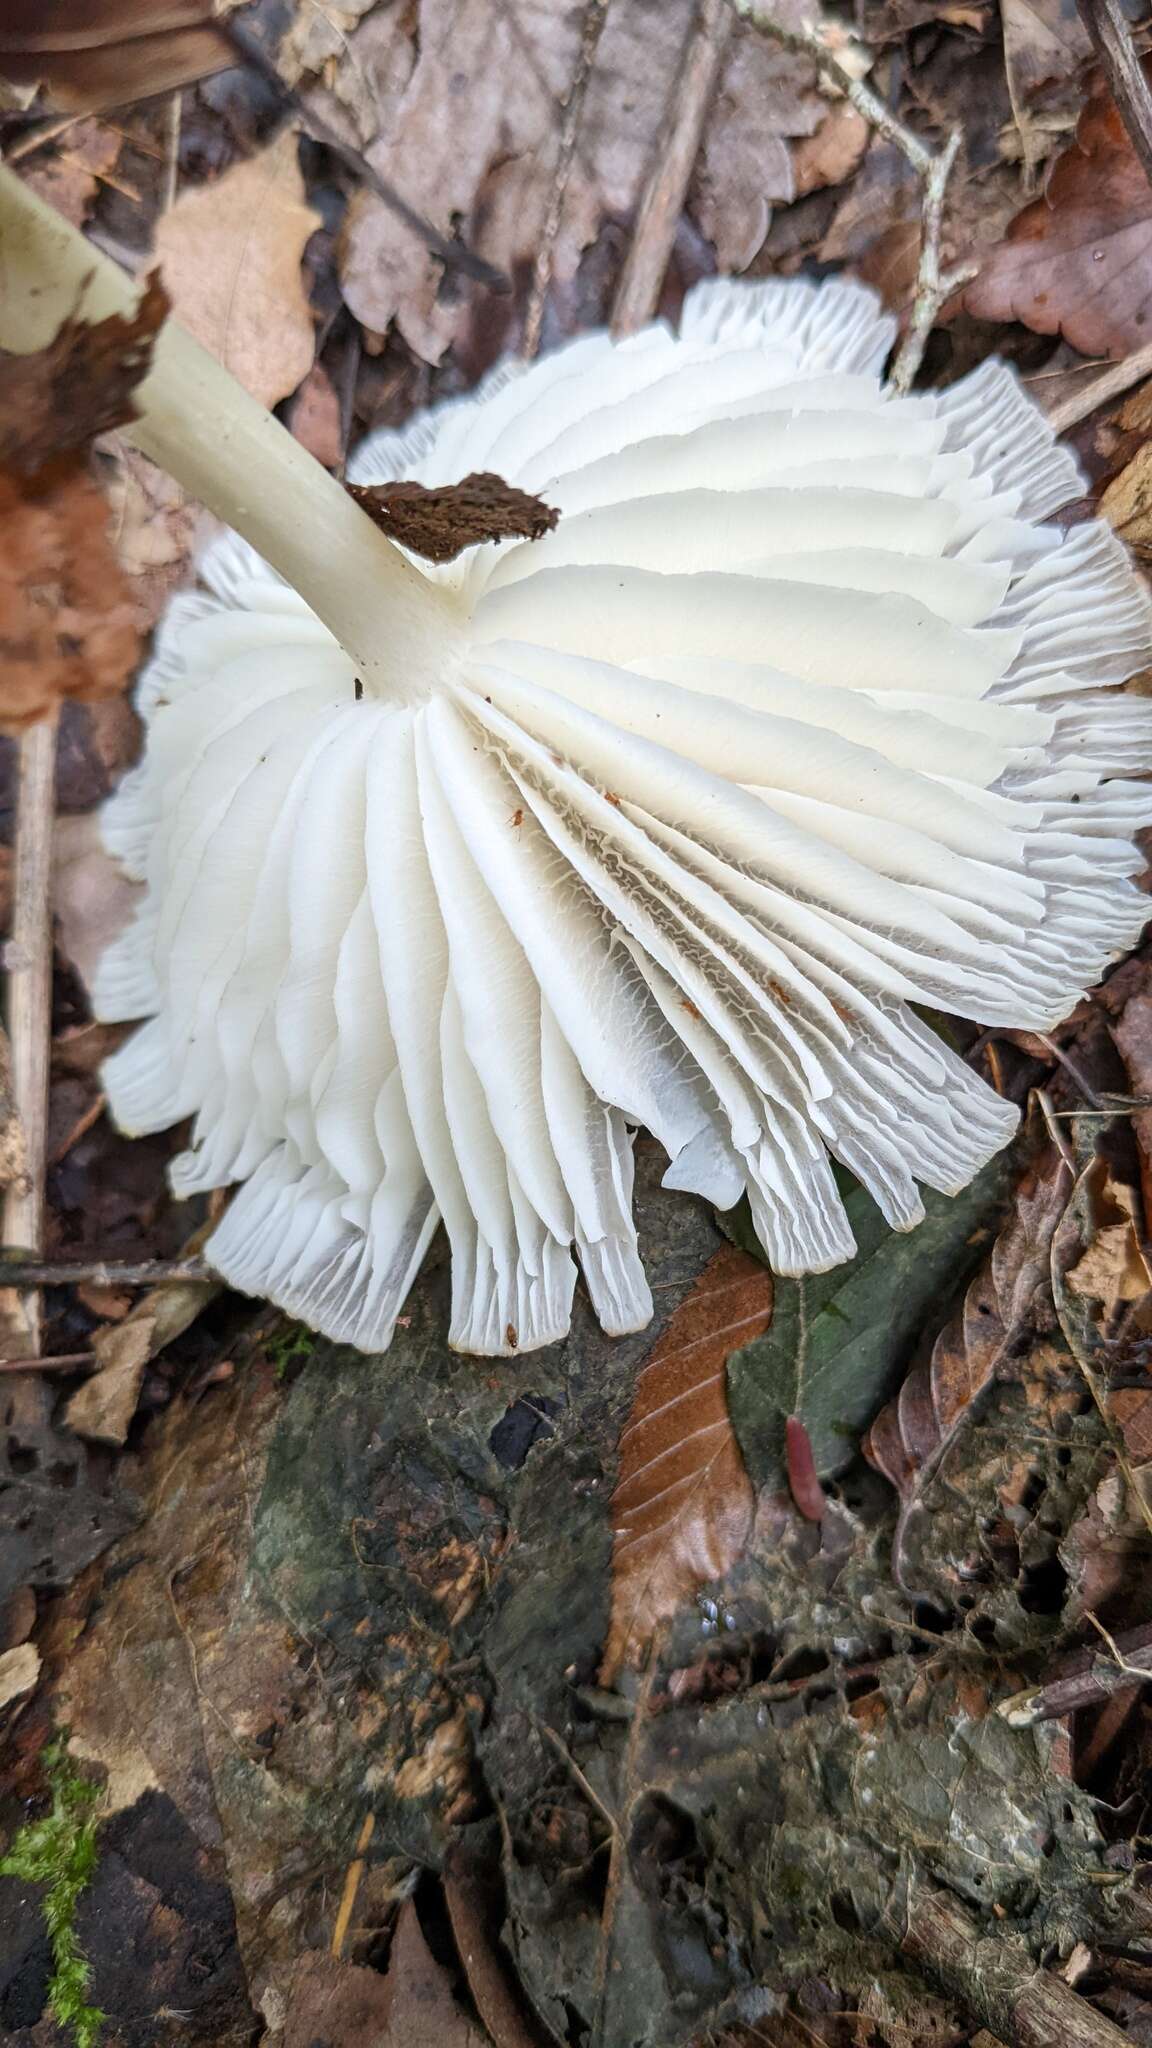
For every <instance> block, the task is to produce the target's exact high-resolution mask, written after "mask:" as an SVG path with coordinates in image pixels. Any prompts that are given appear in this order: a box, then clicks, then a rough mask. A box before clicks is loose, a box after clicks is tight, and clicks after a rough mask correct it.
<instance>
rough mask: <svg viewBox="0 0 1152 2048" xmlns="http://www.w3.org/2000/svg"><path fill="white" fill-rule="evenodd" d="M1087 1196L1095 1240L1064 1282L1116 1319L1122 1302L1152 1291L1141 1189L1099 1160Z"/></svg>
mask: <svg viewBox="0 0 1152 2048" xmlns="http://www.w3.org/2000/svg"><path fill="white" fill-rule="evenodd" d="M1084 1193H1085V1197H1086V1199H1087V1204H1088V1209H1087V1215H1088V1218H1089V1219H1090V1227H1091V1236H1090V1239H1089V1242H1088V1244H1087V1246H1086V1248H1085V1250H1084V1251H1083V1252H1081V1254H1080V1257H1079V1258H1078V1259H1077V1261H1076V1264H1075V1265H1074V1266H1071V1267H1069V1268H1068V1270H1067V1271H1066V1273H1065V1275H1064V1284H1065V1286H1066V1287H1067V1288H1069V1289H1070V1291H1071V1292H1072V1293H1073V1294H1079V1295H1080V1296H1081V1297H1087V1298H1089V1299H1091V1300H1093V1301H1098V1302H1100V1303H1101V1305H1102V1307H1103V1309H1104V1314H1105V1316H1106V1317H1108V1318H1110V1317H1112V1316H1113V1315H1114V1314H1115V1312H1116V1310H1117V1308H1119V1307H1120V1305H1121V1303H1123V1302H1126V1301H1140V1300H1141V1299H1142V1298H1143V1296H1144V1295H1146V1294H1147V1293H1148V1292H1149V1290H1150V1289H1152V1273H1149V1270H1148V1263H1147V1260H1146V1259H1145V1257H1144V1253H1143V1251H1142V1250H1141V1245H1140V1233H1139V1226H1138V1223H1137V1209H1138V1199H1137V1196H1136V1193H1135V1190H1134V1189H1132V1188H1130V1187H1126V1186H1125V1184H1124V1182H1123V1181H1119V1180H1117V1179H1115V1177H1114V1176H1113V1174H1112V1173H1111V1172H1110V1171H1109V1168H1108V1164H1107V1161H1106V1160H1105V1159H1104V1158H1098V1159H1096V1160H1095V1161H1094V1163H1093V1165H1092V1168H1091V1170H1090V1172H1089V1174H1088V1175H1087V1176H1086V1182H1085V1189H1084Z"/></svg>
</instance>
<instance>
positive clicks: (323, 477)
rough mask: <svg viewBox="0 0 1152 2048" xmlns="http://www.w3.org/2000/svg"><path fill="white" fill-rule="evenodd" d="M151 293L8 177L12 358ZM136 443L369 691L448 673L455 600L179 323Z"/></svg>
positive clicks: (0, 177)
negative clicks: (285, 595)
mask: <svg viewBox="0 0 1152 2048" xmlns="http://www.w3.org/2000/svg"><path fill="white" fill-rule="evenodd" d="M136 298H137V288H136V286H135V284H134V282H133V281H132V279H131V278H129V277H128V276H126V275H125V273H124V272H123V271H121V270H120V269H119V268H118V266H117V265H116V264H115V263H113V262H111V261H110V259H109V258H108V257H107V256H104V255H102V254H101V253H100V251H99V250H98V249H95V248H93V246H92V244H91V243H90V242H87V241H85V239H84V237H83V236H82V235H81V234H79V233H77V231H76V229H75V228H73V227H70V226H69V224H68V222H67V221H65V220H62V219H61V217H60V215H59V214H57V213H54V212H53V210H52V208H51V207H49V206H46V205H44V203H43V201H42V200H40V199H38V198H37V197H36V196H35V194H34V193H32V192H30V191H29V190H28V188H27V186H26V185H24V184H22V183H21V181H20V179H19V178H17V177H16V176H15V175H14V174H13V173H12V172H11V171H10V170H7V169H5V168H3V167H0V348H4V349H7V350H9V351H11V352H13V353H16V354H23V353H27V352H29V351H31V350H32V349H37V348H43V347H45V346H46V345H47V343H48V342H49V341H50V340H51V339H52V337H53V335H54V334H55V333H56V332H57V330H58V328H59V327H60V324H61V322H62V321H63V320H65V319H67V318H68V317H69V316H73V315H75V314H76V313H77V311H78V310H80V309H82V311H83V313H84V316H85V317H86V318H88V319H90V320H93V321H95V320H101V319H104V318H106V317H107V316H108V315H109V314H111V313H121V314H123V313H129V312H131V310H132V309H133V307H134V305H135V303H136ZM136 403H137V406H138V408H139V414H140V417H139V418H138V419H136V420H133V421H132V422H131V423H130V424H129V425H128V426H127V427H125V428H124V429H123V432H124V434H125V436H126V437H127V439H129V440H130V441H132V442H134V443H135V445H136V446H137V447H138V448H141V449H142V450H143V452H144V453H145V454H146V455H148V456H150V457H151V458H152V460H153V461H154V462H156V463H159V465H160V467H161V468H162V469H165V470H167V471H168V473H169V475H170V476H173V477H175V478H176V480H177V482H178V483H181V484H183V486H184V488H185V489H186V490H187V491H188V492H189V493H190V494H191V495H192V496H193V497H194V498H197V499H199V501H200V503H201V504H203V505H206V506H208V508H209V510H210V511H212V512H215V513H216V514H217V515H218V516H219V517H220V518H221V519H223V520H225V521H227V523H228V525H229V526H233V527H235V528H236V530H237V532H238V533H241V534H242V535H243V536H244V538H245V540H247V541H250V542H251V544H252V546H253V547H255V548H257V549H259V551H260V553H261V554H262V555H263V556H264V557H265V558H266V559H267V560H268V561H269V562H270V563H271V564H272V566H273V568H275V569H278V570H279V572H280V574H281V575H282V576H284V577H285V578H286V579H287V581H288V582H289V583H291V584H292V586H293V588H294V589H295V590H297V591H299V593H300V595H301V597H303V598H304V599H305V601H306V602H307V603H308V604H310V605H311V606H312V609H313V610H314V611H315V612H316V613H317V614H318V615H319V617H320V618H322V619H323V621H324V623H325V625H327V626H328V627H330V629H331V631H332V632H333V633H334V634H335V636H336V638H337V639H338V640H339V642H340V644H341V646H342V647H343V648H344V649H345V651H346V652H347V653H348V654H349V655H350V656H351V658H352V659H353V661H355V663H356V665H357V667H358V669H359V670H360V672H361V674H362V676H363V677H364V680H365V681H366V682H372V681H374V680H375V681H378V682H379V683H380V684H381V685H382V686H383V687H384V688H385V689H386V690H388V691H389V692H391V691H393V690H394V689H395V688H396V684H397V678H398V677H401V678H403V687H404V691H405V694H408V692H409V691H410V690H411V689H413V688H416V689H418V688H419V686H420V682H421V679H422V672H423V671H425V670H427V669H429V668H430V667H431V668H432V669H439V667H440V666H441V665H442V660H443V650H444V645H445V637H446V635H447V634H448V632H449V627H448V620H447V614H446V611H445V608H444V599H443V598H442V596H441V595H440V594H439V593H438V592H437V591H436V590H435V588H434V587H433V586H432V585H430V584H429V582H428V581H427V579H426V578H424V577H423V576H421V575H420V573H419V571H418V570H416V569H414V568H413V567H412V565H411V563H410V562H408V561H407V559H406V558H405V556H404V555H402V554H401V552H400V550H399V549H398V548H396V547H394V546H393V544H392V542H391V541H388V540H386V539H385V537H384V535H383V534H381V533H380V532H378V531H377V529H376V527H375V526H374V525H373V524H372V521H371V520H370V519H369V518H368V516H367V514H366V513H364V512H362V511H361V509H360V507H359V506H358V505H356V504H355V503H354V502H353V500H352V499H351V498H350V497H349V496H348V493H347V492H346V491H345V490H344V488H343V486H342V485H341V484H340V483H338V482H337V480H336V478H335V477H332V476H330V475H329V474H328V471H327V470H326V469H324V468H322V467H321V465H320V464H319V463H318V462H317V461H315V460H314V458H313V457H312V456H311V455H309V454H308V452H307V450H306V449H304V448H302V447H301V446H300V444H299V442H298V441H295V440H294V439H293V437H292V435H291V434H290V433H289V432H288V430H287V428H286V427H283V426H281V425H280V422H279V421H278V420H275V419H273V417H272V415H271V413H269V412H266V411H265V409H264V407H263V406H262V405H260V404H259V403H258V401H257V400H256V399H254V398H253V397H251V396H250V394H249V393H248V392H247V391H245V390H244V389H243V387H242V385H240V384H238V383H237V381H236V379H235V378H234V377H233V376H232V375H231V374H230V373H229V372H228V371H227V370H226V369H224V368H223V367H222V365H221V364H220V363H218V362H216V361H215V359H214V358H213V357H212V356H210V355H209V354H208V352H207V350H206V349H203V348H201V347H200V345H199V343H198V342H196V341H194V340H193V339H192V337H191V335H189V334H186V333H185V332H184V330H183V329H182V328H181V327H180V326H179V325H178V324H177V322H176V321H174V320H168V321H166V322H165V324H164V326H163V328H162V329H161V331H160V334H159V335H158V336H157V340H156V347H155V351H154V354H153V359H152V367H151V369H150V370H149V372H148V375H147V376H146V377H145V378H144V380H143V382H142V383H141V384H140V386H139V387H138V390H137V392H136Z"/></svg>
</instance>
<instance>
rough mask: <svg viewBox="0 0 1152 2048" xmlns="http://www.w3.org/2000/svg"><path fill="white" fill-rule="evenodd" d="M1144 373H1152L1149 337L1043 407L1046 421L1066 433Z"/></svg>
mask: <svg viewBox="0 0 1152 2048" xmlns="http://www.w3.org/2000/svg"><path fill="white" fill-rule="evenodd" d="M1085 368H1086V369H1091V368H1092V365H1091V364H1086V365H1085ZM1145 377H1152V341H1150V342H1145V344H1144V346H1143V348H1138V349H1135V350H1134V351H1133V353H1132V354H1131V355H1130V356H1125V358H1124V361H1123V362H1122V363H1109V365H1108V367H1107V368H1106V369H1103V370H1101V371H1100V372H1099V373H1098V374H1097V375H1096V376H1095V377H1089V378H1086V380H1085V382H1084V383H1083V384H1082V385H1081V386H1080V388H1079V390H1078V391H1074V392H1071V393H1070V394H1069V395H1068V397H1067V398H1063V399H1058V400H1057V402H1056V404H1055V405H1052V406H1047V405H1045V406H1044V408H1043V409H1044V412H1045V413H1046V415H1047V418H1048V424H1049V426H1050V427H1051V429H1052V431H1053V433H1054V434H1066V433H1067V432H1068V429H1069V427H1076V426H1079V424H1080V421H1081V420H1086V419H1087V418H1088V415H1089V413H1093V412H1095V411H1096V408H1097V407H1098V406H1101V405H1107V404H1108V401H1109V400H1110V399H1112V398H1120V397H1122V395H1123V393H1124V392H1125V391H1131V389H1132V386H1133V385H1134V384H1140V383H1142V382H1143V380H1144V378H1145ZM1038 381H1039V380H1036V381H1035V382H1033V384H1032V386H1031V389H1032V392H1033V395H1034V396H1036V397H1039V393H1038V391H1037V389H1036V383H1037V382H1038ZM1041 404H1042V405H1043V400H1041Z"/></svg>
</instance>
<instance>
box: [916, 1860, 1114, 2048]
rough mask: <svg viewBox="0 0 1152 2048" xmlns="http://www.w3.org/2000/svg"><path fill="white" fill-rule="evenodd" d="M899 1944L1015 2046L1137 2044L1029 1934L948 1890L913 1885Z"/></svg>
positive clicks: (1077, 2047) (1076, 2047) (1064, 2047)
mask: <svg viewBox="0 0 1152 2048" xmlns="http://www.w3.org/2000/svg"><path fill="white" fill-rule="evenodd" d="M1117 1878H1118V1879H1119V1873H1117ZM901 1946H902V1948H903V1950H904V1952H905V1954H906V1955H910V1956H912V1957H914V1958H915V1960H916V1961H917V1962H918V1963H920V1964H921V1965H922V1966H923V1968H924V1969H925V1970H926V1971H928V1973H929V1974H930V1975H931V1976H933V1977H935V1978H936V1980H937V1982H938V1983H940V1984H942V1985H943V1987H944V1989H945V1990H946V1991H948V1992H950V1993H951V1995H952V1996H953V1997H954V1998H958V1999H959V2000H960V2001H961V2002H962V2004H964V2005H965V2006H967V2008H968V2010H969V2011H976V2012H978V2013H979V2016H980V2018H981V2019H982V2020H984V2022H985V2024H986V2025H990V2026H991V2027H993V2028H994V2030H995V2032H996V2033H997V2034H998V2035H1000V2036H1002V2037H1003V2039H1005V2040H1006V2041H1011V2042H1012V2043H1014V2044H1015V2048H1055V2044H1056V2043H1057V2042H1058V2043H1059V2044H1060V2048H1131V2039H1132V2037H1131V2035H1130V2034H1125V2033H1123V2032H1122V2031H1121V2029H1120V2028H1119V2027H1117V2026H1114V2025H1113V2023H1112V2021H1111V2020H1109V2019H1106V2018H1105V2017H1104V2014H1103V2013H1101V2012H1097V2011H1096V2008H1095V2007H1094V2006H1092V2005H1089V2003H1088V2001H1087V1999H1085V1998H1081V1997H1079V1996H1078V1994H1077V1993H1076V1992H1075V1991H1073V1990H1072V1988H1071V1986H1070V1985H1069V1984H1066V1983H1065V1981H1064V1979H1063V1977H1058V1976H1057V1975H1056V1974H1055V1972H1054V1971H1052V1970H1043V1969H1038V1968H1037V1967H1036V1964H1035V1962H1034V1960H1033V1958H1032V1956H1031V1954H1030V1953H1029V1951H1028V1949H1027V1948H1026V1947H1025V1944H1024V1943H1023V1941H1021V1940H1019V1938H1018V1937H1014V1936H1012V1935H1008V1934H1003V1933H997V1932H996V1931H995V1926H994V1923H993V1926H992V1928H989V1927H987V1926H986V1925H985V1924H983V1923H981V1922H979V1921H977V1920H976V1919H975V1918H974V1917H973V1916H972V1915H971V1914H970V1913H968V1912H966V1911H965V1909H964V1907H963V1906H962V1905H961V1904H960V1902H959V1900H958V1899H955V1898H953V1897H952V1896H951V1894H950V1893H948V1892H943V1891H936V1890H929V1889H928V1888H927V1887H918V1888H917V1889H916V1890H915V1891H914V1892H913V1894H912V1897H911V1899H910V1901H909V1906H908V1919H907V1923H906V1926H905V1929H904V1930H903V1940H902V1942H901Z"/></svg>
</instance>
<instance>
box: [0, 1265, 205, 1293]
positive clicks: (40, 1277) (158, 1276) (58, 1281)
mask: <svg viewBox="0 0 1152 2048" xmlns="http://www.w3.org/2000/svg"><path fill="white" fill-rule="evenodd" d="M212 1277H213V1276H212V1273H211V1272H210V1270H209V1268H208V1267H207V1266H206V1265H204V1263H203V1261H202V1260H200V1259H56V1260H46V1259H4V1260H0V1287H75V1286H78V1285H79V1284H80V1283H81V1282H82V1281H92V1282H94V1283H95V1285H96V1286H97V1287H156V1286H159V1285H160V1284H161V1283H163V1284H164V1285H167V1284H168V1282H169V1281H172V1280H177V1281H185V1280H186V1281H188V1282H190V1283H191V1282H196V1281H201V1280H211V1279H212Z"/></svg>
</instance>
